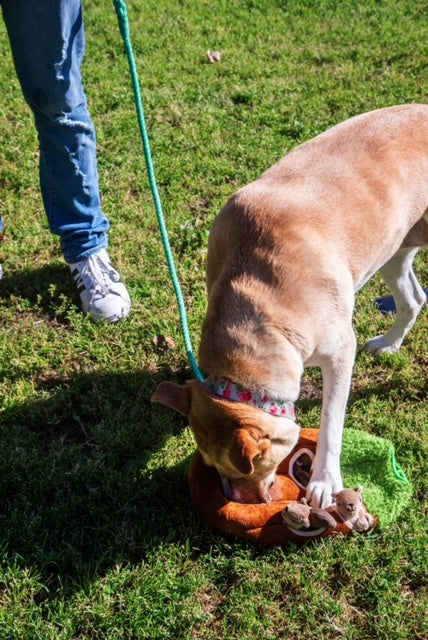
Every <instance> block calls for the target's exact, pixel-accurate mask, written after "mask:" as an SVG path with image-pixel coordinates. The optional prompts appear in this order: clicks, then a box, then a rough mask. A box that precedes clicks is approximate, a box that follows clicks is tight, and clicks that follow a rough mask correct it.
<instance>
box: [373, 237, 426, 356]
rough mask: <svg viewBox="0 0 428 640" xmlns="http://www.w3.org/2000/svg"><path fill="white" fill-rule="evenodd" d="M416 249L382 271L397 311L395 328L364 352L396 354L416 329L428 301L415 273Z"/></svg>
mask: <svg viewBox="0 0 428 640" xmlns="http://www.w3.org/2000/svg"><path fill="white" fill-rule="evenodd" d="M418 250H419V249H418V248H417V247H411V248H409V247H404V248H401V249H400V250H399V251H397V253H396V254H395V255H394V256H393V257H392V258H391V259H390V260H389V261H388V262H387V263H386V264H385V265H384V266H383V267H382V268H381V269H380V273H381V274H382V277H383V279H384V280H385V282H386V284H387V285H388V286H389V287H390V289H391V291H392V293H393V296H394V300H395V306H396V309H397V315H396V318H395V322H394V324H393V325H392V327H391V328H390V329H389V331H387V332H386V333H385V334H384V335H381V336H377V337H375V338H372V339H371V340H369V341H368V342H367V343H366V344H365V346H364V348H365V349H366V350H367V351H371V352H372V353H375V354H380V353H395V352H396V351H398V349H399V348H400V346H401V343H402V342H403V340H404V338H405V337H406V335H407V334H408V333H409V331H410V329H411V328H412V327H413V325H414V323H415V320H416V318H417V316H418V313H419V311H420V310H421V309H422V307H423V306H424V304H425V303H426V301H427V297H426V295H425V292H424V290H423V289H422V287H421V285H420V284H419V282H418V280H417V278H416V276H415V273H414V271H413V260H414V258H415V256H416V254H417V252H418Z"/></svg>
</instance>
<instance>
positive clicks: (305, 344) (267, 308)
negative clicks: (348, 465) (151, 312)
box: [152, 104, 428, 508]
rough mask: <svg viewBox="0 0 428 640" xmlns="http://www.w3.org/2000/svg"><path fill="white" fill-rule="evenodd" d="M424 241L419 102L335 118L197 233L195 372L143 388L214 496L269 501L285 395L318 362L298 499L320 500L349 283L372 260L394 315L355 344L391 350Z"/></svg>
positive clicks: (333, 468) (334, 421)
mask: <svg viewBox="0 0 428 640" xmlns="http://www.w3.org/2000/svg"><path fill="white" fill-rule="evenodd" d="M427 246H428V105H423V104H420V105H418V104H413V105H402V106H396V107H389V108H385V109H378V110H375V111H371V112H368V113H365V114H362V115H359V116H356V117H353V118H351V119H349V120H347V121H345V122H343V123H341V124H338V125H336V126H334V127H332V128H331V129H329V130H327V131H326V132H325V133H323V134H321V135H319V136H317V137H316V138H314V139H312V140H310V141H308V142H306V143H304V144H302V145H300V146H298V147H297V148H295V149H294V150H292V151H291V152H290V153H288V154H287V155H286V156H285V157H284V158H283V159H282V160H280V161H279V162H278V163H277V164H275V165H273V166H272V167H271V168H270V169H268V170H267V171H266V172H265V173H264V174H263V175H262V176H261V177H260V178H259V179H257V180H255V181H254V182H252V183H250V184H249V185H247V186H245V187H244V188H242V189H241V190H239V191H238V192H237V193H236V194H235V195H234V196H233V197H232V198H231V199H230V200H229V202H228V203H227V204H226V206H225V207H224V209H223V210H222V211H221V212H220V214H219V215H218V216H217V218H216V219H215V221H214V223H213V225H212V228H211V231H210V237H209V242H208V255H207V276H206V279H207V291H208V307H207V312H206V317H205V320H204V323H203V326H202V332H201V342H200V349H199V364H200V366H201V368H202V371H204V373H206V375H207V378H206V380H205V381H204V382H201V381H199V380H190V381H188V382H187V384H186V385H185V386H181V385H176V384H174V383H171V382H166V381H165V382H162V383H161V384H160V385H159V386H158V388H157V390H156V391H155V393H154V395H153V398H152V399H153V400H154V401H156V402H161V403H163V404H164V405H166V406H168V407H170V408H172V409H175V410H177V411H179V412H180V413H182V414H183V415H185V416H188V420H189V424H190V426H191V428H192V430H193V433H194V435H195V440H196V443H197V446H198V448H199V450H200V452H201V454H202V456H203V458H204V460H205V463H206V464H207V465H211V466H214V467H215V468H216V469H217V471H218V473H219V476H220V478H221V481H222V484H223V490H224V493H225V495H226V497H228V498H229V499H231V500H235V501H238V502H248V503H252V502H269V501H270V500H272V499H276V497H275V496H276V493H275V491H276V484H275V472H276V468H277V466H278V464H279V462H280V461H281V460H283V459H284V458H285V457H286V456H287V455H288V453H289V452H290V451H291V450H292V449H293V447H294V446H295V444H296V442H297V440H298V436H299V427H298V426H297V424H296V422H295V419H294V414H293V405H294V403H295V401H296V400H297V398H298V395H299V387H300V380H301V376H302V372H303V370H304V367H306V366H308V365H310V366H317V367H320V368H321V372H322V379H323V396H322V412H321V413H322V415H321V425H320V433H319V440H318V445H317V451H316V455H315V458H314V461H313V464H312V470H311V477H310V481H309V484H308V487H307V493H306V497H307V499H308V500H309V502H310V504H311V505H312V506H315V507H321V508H326V507H327V506H328V505H330V504H331V502H332V494H333V493H336V492H338V491H340V490H341V489H342V488H343V484H342V478H341V471H340V453H341V442H342V430H343V426H344V421H345V412H346V405H347V399H348V395H349V389H350V385H351V375H352V369H353V364H354V359H355V351H356V339H355V335H354V331H353V327H352V315H353V308H354V298H355V293H356V292H357V291H358V290H359V289H360V288H361V287H362V286H363V285H364V284H365V283H366V282H367V281H368V280H370V278H371V277H372V276H373V275H374V274H375V273H376V272H377V271H380V273H381V274H382V276H383V278H384V280H385V282H386V284H387V285H388V286H389V287H390V288H391V290H392V293H393V296H394V300H395V304H396V309H397V314H396V319H395V322H394V324H393V326H392V327H391V328H390V329H389V330H388V331H387V332H386V333H385V334H384V335H381V336H377V337H374V338H372V339H371V340H369V341H368V343H367V344H366V345H365V347H366V349H368V350H369V351H370V352H372V353H373V354H381V353H394V352H395V351H397V349H399V347H400V345H401V343H402V342H403V339H404V338H405V336H406V335H407V333H408V332H409V330H410V329H411V327H412V325H413V324H414V322H415V320H416V317H417V315H418V313H419V311H420V310H421V308H422V307H423V305H424V304H425V303H426V295H425V293H424V290H423V289H422V287H421V286H420V284H419V282H418V281H417V279H416V276H415V274H414V271H413V268H412V263H413V260H414V257H415V255H416V254H417V252H418V250H419V249H421V248H427Z"/></svg>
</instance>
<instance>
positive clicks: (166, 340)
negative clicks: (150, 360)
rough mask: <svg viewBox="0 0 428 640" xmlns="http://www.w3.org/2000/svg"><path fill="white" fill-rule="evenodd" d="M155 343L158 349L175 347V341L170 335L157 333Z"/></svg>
mask: <svg viewBox="0 0 428 640" xmlns="http://www.w3.org/2000/svg"><path fill="white" fill-rule="evenodd" d="M153 344H154V345H155V347H157V348H158V349H163V350H165V351H167V350H168V349H175V342H174V340H173V339H172V338H170V337H169V336H164V335H161V334H160V335H157V336H155V337H154V338H153Z"/></svg>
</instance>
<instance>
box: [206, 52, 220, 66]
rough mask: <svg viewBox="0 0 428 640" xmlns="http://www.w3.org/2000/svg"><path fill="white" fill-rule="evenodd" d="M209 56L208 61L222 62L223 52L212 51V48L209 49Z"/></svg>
mask: <svg viewBox="0 0 428 640" xmlns="http://www.w3.org/2000/svg"><path fill="white" fill-rule="evenodd" d="M207 58H208V62H211V63H214V62H220V60H221V53H220V51H211V49H208V51H207Z"/></svg>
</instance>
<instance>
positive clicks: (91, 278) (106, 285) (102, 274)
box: [71, 254, 121, 299]
mask: <svg viewBox="0 0 428 640" xmlns="http://www.w3.org/2000/svg"><path fill="white" fill-rule="evenodd" d="M71 275H72V276H73V278H74V280H75V282H76V285H77V290H78V293H79V294H80V293H81V292H82V291H83V290H86V291H89V292H90V293H91V298H97V299H100V298H104V297H105V296H106V295H108V294H109V293H116V292H115V291H112V290H111V289H110V285H111V283H112V282H113V283H115V282H121V280H120V276H119V274H118V273H117V271H116V270H115V269H114V268H113V267H112V265H111V264H110V262H107V261H103V260H102V258H101V256H99V255H98V254H95V255H92V256H89V258H87V260H82V261H81V262H78V263H77V264H76V267H75V268H74V269H73V271H72V273H71Z"/></svg>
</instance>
